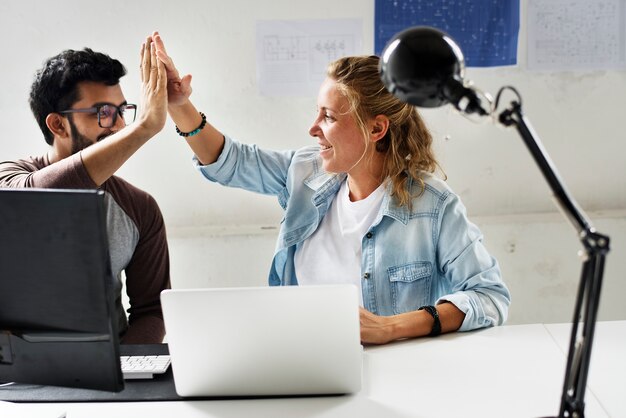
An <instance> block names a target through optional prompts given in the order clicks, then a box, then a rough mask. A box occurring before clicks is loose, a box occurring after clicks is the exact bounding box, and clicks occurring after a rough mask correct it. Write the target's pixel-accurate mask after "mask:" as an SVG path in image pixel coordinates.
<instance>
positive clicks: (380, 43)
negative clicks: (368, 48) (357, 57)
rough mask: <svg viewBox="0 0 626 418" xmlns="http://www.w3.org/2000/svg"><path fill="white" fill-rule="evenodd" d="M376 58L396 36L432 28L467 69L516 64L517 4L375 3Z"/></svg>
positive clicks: (476, 0) (499, 0) (480, 0)
mask: <svg viewBox="0 0 626 418" xmlns="http://www.w3.org/2000/svg"><path fill="white" fill-rule="evenodd" d="M375 1H376V6H375V7H376V8H375V15H374V20H375V29H374V30H375V35H374V36H375V40H374V48H375V50H376V54H377V55H380V54H381V53H382V51H383V49H384V47H385V45H386V44H387V42H388V41H389V40H390V39H391V38H392V37H393V36H394V35H395V34H396V33H398V32H400V31H402V30H404V29H408V28H410V27H412V26H432V27H434V28H437V29H439V30H442V31H444V32H446V33H447V34H448V35H450V36H451V37H452V38H453V39H454V40H455V41H456V43H457V44H459V46H460V47H461V50H462V51H463V55H464V56H465V64H466V66H468V67H492V66H501V65H515V64H516V63H517V38H518V33H519V19H520V16H519V0H375Z"/></svg>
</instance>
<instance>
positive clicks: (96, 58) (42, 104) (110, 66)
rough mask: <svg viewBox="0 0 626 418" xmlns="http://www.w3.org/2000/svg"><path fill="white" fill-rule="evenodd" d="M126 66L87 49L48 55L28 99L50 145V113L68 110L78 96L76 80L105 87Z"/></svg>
mask: <svg viewBox="0 0 626 418" xmlns="http://www.w3.org/2000/svg"><path fill="white" fill-rule="evenodd" d="M125 74H126V68H124V66H123V65H122V63H121V62H119V61H118V60H116V59H113V58H111V57H109V56H108V55H106V54H102V53H100V52H94V51H92V50H91V49H89V48H85V49H83V50H82V51H74V50H72V49H68V50H66V51H63V52H61V53H60V54H59V55H56V56H54V57H52V58H49V59H48V60H47V61H46V62H45V63H44V66H43V68H41V69H40V70H39V71H37V74H36V75H35V80H34V81H33V85H32V86H31V88H30V97H29V99H28V101H29V103H30V108H31V110H32V111H33V115H34V116H35V119H36V120H37V123H38V124H39V128H40V129H41V132H43V135H44V137H45V139H46V142H47V143H48V144H50V145H52V142H53V141H54V136H53V135H52V132H50V130H49V129H48V127H47V126H46V117H47V116H48V115H49V114H50V113H54V112H60V111H62V110H67V109H69V108H70V106H72V105H73V104H74V103H76V101H77V100H78V99H79V97H78V87H77V86H78V83H80V82H82V81H96V82H101V83H104V84H106V85H108V86H114V85H116V84H118V83H119V81H120V78H122V76H124V75H125Z"/></svg>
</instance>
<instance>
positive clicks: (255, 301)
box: [161, 285, 362, 397]
mask: <svg viewBox="0 0 626 418" xmlns="http://www.w3.org/2000/svg"><path fill="white" fill-rule="evenodd" d="M357 292H358V291H357V288H356V286H352V285H328V286H286V287H253V288H250V287H245V288H219V289H184V290H165V291H163V292H162V293H161V302H162V306H163V318H164V321H165V331H166V334H167V342H168V345H169V351H170V356H171V362H172V372H173V374H174V383H175V386H176V392H177V393H178V395H179V396H183V397H190V396H275V395H279V396H280V395H320V394H341V393H353V392H357V391H358V390H360V388H361V367H362V346H361V344H360V331H359V311H358V304H359V297H358V293H357Z"/></svg>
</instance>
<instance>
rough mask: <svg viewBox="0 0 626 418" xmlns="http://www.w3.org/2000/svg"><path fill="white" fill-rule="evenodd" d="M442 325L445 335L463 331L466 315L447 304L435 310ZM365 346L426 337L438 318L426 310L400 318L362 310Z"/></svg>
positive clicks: (362, 338) (442, 304) (362, 331)
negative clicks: (461, 327)
mask: <svg viewBox="0 0 626 418" xmlns="http://www.w3.org/2000/svg"><path fill="white" fill-rule="evenodd" d="M435 308H436V309H437V312H438V314H439V321H440V323H441V333H442V334H443V333H446V332H453V331H456V330H458V329H459V327H460V326H461V324H462V323H463V319H464V318H465V314H464V313H463V312H462V311H461V310H460V309H459V308H457V307H456V306H454V305H453V304H452V303H449V302H444V303H440V304H439V305H437V306H435ZM360 319H361V342H363V343H365V344H386V343H388V342H390V341H394V340H399V339H403V338H414V337H423V336H427V335H429V334H430V332H431V331H432V329H433V324H434V322H435V319H434V317H433V316H432V315H431V314H429V313H428V311H426V310H425V309H422V310H418V311H411V312H405V313H402V314H399V315H392V316H378V315H375V314H373V313H371V312H369V311H368V310H366V309H364V308H361V309H360Z"/></svg>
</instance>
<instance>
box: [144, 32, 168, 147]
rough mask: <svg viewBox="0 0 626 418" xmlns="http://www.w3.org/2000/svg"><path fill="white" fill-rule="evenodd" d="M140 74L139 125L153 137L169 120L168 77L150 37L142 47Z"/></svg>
mask: <svg viewBox="0 0 626 418" xmlns="http://www.w3.org/2000/svg"><path fill="white" fill-rule="evenodd" d="M140 72H141V82H142V86H141V87H142V88H141V90H142V100H141V106H140V107H141V109H140V114H139V122H138V123H139V125H140V126H141V127H142V128H143V129H145V130H146V134H147V135H148V136H149V137H152V136H153V135H156V134H157V133H158V132H159V131H161V129H163V127H164V126H165V120H166V118H167V75H166V70H165V65H164V64H163V62H161V60H159V59H158V57H157V54H156V45H155V44H154V42H153V40H152V37H150V36H149V37H147V38H146V41H145V42H144V43H143V44H142V46H141V64H140Z"/></svg>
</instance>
